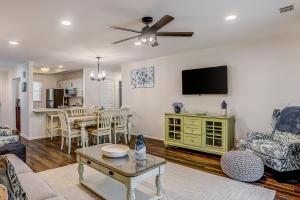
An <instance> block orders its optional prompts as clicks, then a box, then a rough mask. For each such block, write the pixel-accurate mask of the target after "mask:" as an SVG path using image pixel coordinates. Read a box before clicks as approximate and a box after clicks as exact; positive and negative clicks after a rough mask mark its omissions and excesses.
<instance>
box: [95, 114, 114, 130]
mask: <svg viewBox="0 0 300 200" xmlns="http://www.w3.org/2000/svg"><path fill="white" fill-rule="evenodd" d="M111 123H112V112H110V111H104V110H103V111H98V118H97V129H98V130H101V129H111Z"/></svg>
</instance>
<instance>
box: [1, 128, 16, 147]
mask: <svg viewBox="0 0 300 200" xmlns="http://www.w3.org/2000/svg"><path fill="white" fill-rule="evenodd" d="M17 141H19V136H18V135H13V134H12V131H11V130H10V129H8V128H0V147H1V146H4V145H6V144H10V143H14V142H17Z"/></svg>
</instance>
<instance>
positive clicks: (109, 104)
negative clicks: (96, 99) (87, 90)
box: [100, 80, 115, 109]
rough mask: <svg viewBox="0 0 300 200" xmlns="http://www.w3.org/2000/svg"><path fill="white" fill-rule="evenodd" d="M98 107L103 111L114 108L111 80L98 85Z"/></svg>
mask: <svg viewBox="0 0 300 200" xmlns="http://www.w3.org/2000/svg"><path fill="white" fill-rule="evenodd" d="M100 105H101V106H103V107H104V109H112V108H115V83H114V81H113V80H105V81H102V82H101V83H100Z"/></svg>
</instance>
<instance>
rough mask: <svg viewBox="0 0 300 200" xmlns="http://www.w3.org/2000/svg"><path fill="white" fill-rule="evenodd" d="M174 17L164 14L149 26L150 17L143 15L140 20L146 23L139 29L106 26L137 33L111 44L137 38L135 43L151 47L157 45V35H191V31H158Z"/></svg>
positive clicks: (151, 20) (151, 19)
mask: <svg viewBox="0 0 300 200" xmlns="http://www.w3.org/2000/svg"><path fill="white" fill-rule="evenodd" d="M174 19H175V18H174V17H172V16H170V15H165V16H164V17H162V18H161V19H160V20H158V21H157V22H156V23H155V24H153V25H152V26H149V24H151V23H152V22H153V18H152V17H143V18H142V22H143V23H144V24H146V26H145V27H144V28H142V30H141V31H136V30H132V29H128V28H122V27H117V26H107V27H109V28H112V29H118V30H122V31H129V32H134V33H139V35H137V36H133V37H129V38H126V39H123V40H119V41H117V42H114V43H113V44H118V43H121V42H124V41H127V40H132V39H135V38H137V41H136V42H135V44H136V45H142V44H143V45H151V46H152V47H156V46H158V42H157V37H160V36H164V37H169V36H170V37H191V36H192V35H193V32H158V31H159V30H160V29H161V28H162V27H164V26H165V25H167V24H168V23H170V22H171V21H173V20H174Z"/></svg>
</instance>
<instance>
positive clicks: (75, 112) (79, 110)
mask: <svg viewBox="0 0 300 200" xmlns="http://www.w3.org/2000/svg"><path fill="white" fill-rule="evenodd" d="M86 112H87V109H86V108H73V109H71V115H74V116H78V115H84V114H86Z"/></svg>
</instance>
